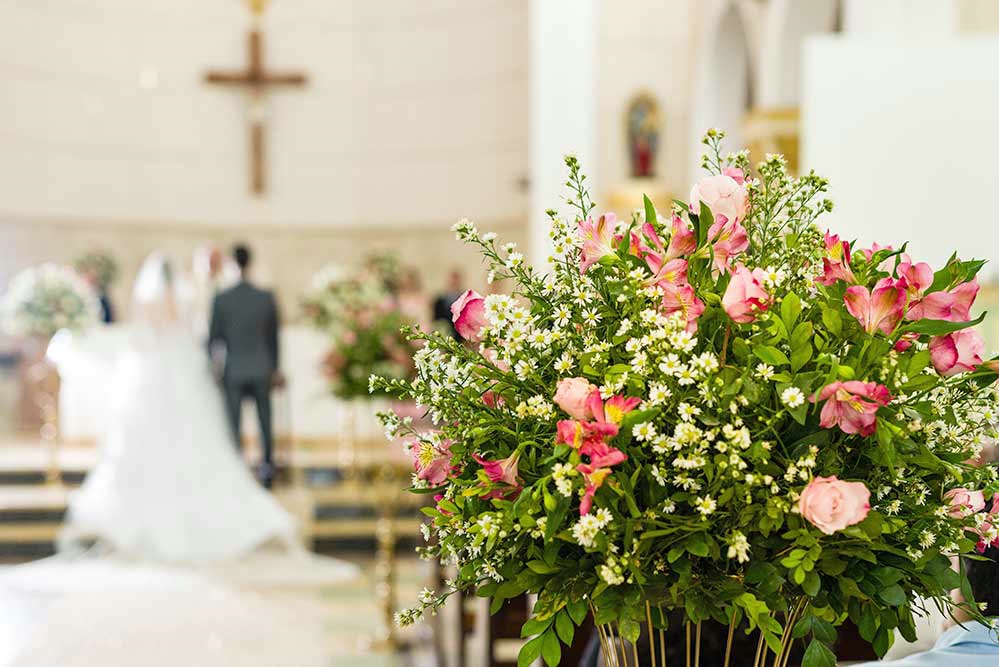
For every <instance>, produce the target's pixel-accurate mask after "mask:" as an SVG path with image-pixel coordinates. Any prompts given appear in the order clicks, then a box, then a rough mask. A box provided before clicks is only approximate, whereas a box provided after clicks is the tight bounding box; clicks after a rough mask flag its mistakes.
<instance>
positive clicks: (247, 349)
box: [208, 244, 284, 489]
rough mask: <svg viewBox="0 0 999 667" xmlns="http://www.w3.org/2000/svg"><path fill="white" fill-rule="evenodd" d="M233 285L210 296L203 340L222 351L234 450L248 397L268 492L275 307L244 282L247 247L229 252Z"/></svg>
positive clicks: (277, 380) (278, 381) (276, 378)
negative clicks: (234, 275) (208, 322)
mask: <svg viewBox="0 0 999 667" xmlns="http://www.w3.org/2000/svg"><path fill="white" fill-rule="evenodd" d="M233 259H235V260H236V264H237V265H238V266H239V275H240V279H239V282H238V283H237V284H236V285H235V286H234V287H231V288H229V289H227V290H226V291H224V292H222V293H220V294H219V295H218V296H216V297H215V301H214V303H213V304H212V321H211V326H210V330H209V336H208V345H209V348H210V349H211V350H212V351H213V352H214V351H216V350H218V349H219V348H223V349H224V351H225V364H224V366H223V372H222V388H223V391H224V393H225V399H226V407H227V408H228V413H229V421H230V423H231V425H232V432H233V437H234V438H235V440H236V446H237V447H240V446H241V445H242V429H241V426H240V413H241V407H242V404H243V399H246V398H252V399H253V401H254V402H255V403H256V406H257V418H258V419H259V421H260V441H261V445H262V446H263V450H264V460H263V461H262V462H261V465H260V481H261V483H262V484H263V485H264V486H265V487H266V488H268V489H269V488H271V484H272V482H273V481H274V432H273V428H272V425H271V389H272V388H273V387H276V386H280V385H282V384H283V382H284V381H283V378H282V376H281V373H280V371H279V370H278V368H279V366H278V360H279V357H278V327H279V319H278V309H277V302H276V301H275V299H274V295H273V294H272V293H271V292H268V291H266V290H262V289H259V288H257V287H255V286H253V285H252V284H250V282H249V280H248V271H249V267H250V260H251V256H250V249H249V248H247V247H246V246H245V245H242V244H239V245H236V246H235V247H234V248H233Z"/></svg>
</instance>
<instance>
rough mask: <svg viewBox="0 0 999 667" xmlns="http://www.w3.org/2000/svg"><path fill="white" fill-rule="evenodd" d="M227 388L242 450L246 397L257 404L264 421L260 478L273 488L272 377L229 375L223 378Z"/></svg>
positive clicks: (229, 409) (235, 433) (228, 405)
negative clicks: (254, 377) (244, 402)
mask: <svg viewBox="0 0 999 667" xmlns="http://www.w3.org/2000/svg"><path fill="white" fill-rule="evenodd" d="M223 387H224V389H225V400H226V409H227V412H228V413H229V424H230V426H231V427H232V435H233V438H234V439H235V442H236V448H237V449H241V448H242V443H243V429H242V407H243V400H244V399H247V398H250V399H253V401H254V403H256V408H257V420H258V421H259V423H260V444H261V447H262V449H263V461H262V462H261V466H260V477H261V481H262V482H263V483H264V486H267V487H268V488H270V484H271V481H272V480H273V477H274V429H273V425H272V421H271V381H270V378H268V379H266V380H262V379H231V378H226V379H225V380H224V381H223Z"/></svg>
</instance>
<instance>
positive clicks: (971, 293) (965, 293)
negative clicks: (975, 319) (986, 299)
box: [950, 277, 981, 322]
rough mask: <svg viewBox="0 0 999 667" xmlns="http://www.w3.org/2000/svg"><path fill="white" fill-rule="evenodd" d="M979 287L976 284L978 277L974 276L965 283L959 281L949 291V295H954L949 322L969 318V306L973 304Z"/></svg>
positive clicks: (966, 320)
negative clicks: (958, 283)
mask: <svg viewBox="0 0 999 667" xmlns="http://www.w3.org/2000/svg"><path fill="white" fill-rule="evenodd" d="M979 289H981V286H980V285H979V284H978V278H977V277H975V278H972V279H971V280H969V281H968V282H966V283H961V284H960V285H958V286H957V287H955V288H954V289H952V290H951V291H950V295H951V296H953V297H954V303H953V304H952V305H951V313H950V321H951V322H968V321H970V320H971V307H972V306H973V305H975V299H976V298H977V297H978V290H979Z"/></svg>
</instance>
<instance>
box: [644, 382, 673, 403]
mask: <svg viewBox="0 0 999 667" xmlns="http://www.w3.org/2000/svg"><path fill="white" fill-rule="evenodd" d="M672 394H673V392H671V391H670V389H669V387H667V386H666V385H664V384H662V383H661V382H655V383H653V384H652V385H650V386H649V404H650V405H662V404H663V403H665V402H666V401H667V400H669V397H670V396H671V395H672Z"/></svg>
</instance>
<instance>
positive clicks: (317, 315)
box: [305, 255, 416, 399]
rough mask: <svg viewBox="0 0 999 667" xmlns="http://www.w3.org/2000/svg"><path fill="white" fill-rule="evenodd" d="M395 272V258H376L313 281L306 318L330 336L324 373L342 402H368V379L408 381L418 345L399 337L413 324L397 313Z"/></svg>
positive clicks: (335, 269)
mask: <svg viewBox="0 0 999 667" xmlns="http://www.w3.org/2000/svg"><path fill="white" fill-rule="evenodd" d="M396 267H397V263H396V262H395V261H394V259H393V258H391V257H387V256H383V255H375V256H372V257H371V258H369V259H368V260H367V261H365V262H364V264H363V265H362V266H361V267H360V268H359V269H357V270H353V271H345V270H342V269H341V268H339V267H336V266H329V267H326V268H324V269H322V270H321V271H320V272H319V273H317V274H316V276H315V279H314V280H313V290H312V293H311V294H310V295H309V296H308V298H307V299H306V301H305V314H306V318H307V319H308V320H309V321H310V322H311V323H312V325H313V326H315V327H316V328H319V329H321V330H323V331H325V332H328V333H329V334H330V337H331V339H332V346H331V348H330V350H329V352H328V353H327V355H326V356H325V358H324V359H323V362H322V363H323V372H324V374H325V375H326V377H327V378H328V379H329V381H330V386H331V389H332V392H333V393H334V394H335V395H336V396H338V397H340V398H345V399H353V398H367V397H368V396H369V387H368V378H369V377H370V376H371V375H372V374H377V375H380V376H384V377H388V378H396V379H405V378H409V377H412V373H413V361H412V359H413V353H414V351H415V350H416V344H415V343H414V342H412V341H410V340H409V339H408V338H407V337H406V336H405V335H404V334H403V333H402V329H403V328H404V327H406V326H407V325H409V324H411V322H409V321H408V320H407V318H406V317H405V316H404V315H403V314H401V313H400V312H399V311H398V309H397V308H396V304H395V299H394V295H393V291H392V290H393V287H394V285H395V279H396V274H397V268H396Z"/></svg>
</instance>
